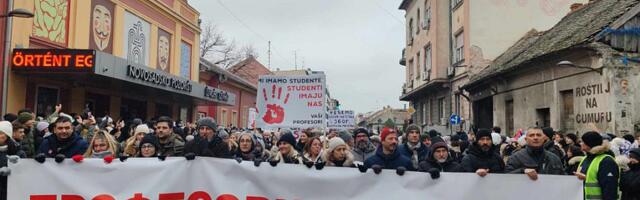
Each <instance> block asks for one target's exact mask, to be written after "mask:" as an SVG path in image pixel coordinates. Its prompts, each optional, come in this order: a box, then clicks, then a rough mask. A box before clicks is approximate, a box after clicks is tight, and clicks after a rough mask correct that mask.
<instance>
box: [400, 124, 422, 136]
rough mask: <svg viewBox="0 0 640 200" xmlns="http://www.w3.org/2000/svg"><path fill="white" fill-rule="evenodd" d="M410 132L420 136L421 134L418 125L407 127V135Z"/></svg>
mask: <svg viewBox="0 0 640 200" xmlns="http://www.w3.org/2000/svg"><path fill="white" fill-rule="evenodd" d="M410 131H417V132H418V134H420V127H419V126H418V125H415V124H410V125H409V126H407V129H405V131H404V132H405V133H406V134H409V132H410Z"/></svg>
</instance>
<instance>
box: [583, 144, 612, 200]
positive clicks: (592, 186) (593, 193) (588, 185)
mask: <svg viewBox="0 0 640 200" xmlns="http://www.w3.org/2000/svg"><path fill="white" fill-rule="evenodd" d="M606 157H610V158H612V159H613V157H611V156H610V155H607V154H600V155H597V156H596V157H595V158H594V159H593V160H592V161H591V163H590V164H589V168H587V174H586V176H587V177H586V179H585V182H584V199H585V200H599V199H602V190H601V189H600V185H599V184H598V171H599V170H600V162H602V160H604V158H606ZM585 159H587V157H585V158H583V159H582V160H581V161H580V164H579V165H578V172H580V171H582V169H581V168H582V162H584V160H585ZM614 160H615V159H614ZM618 170H620V168H618ZM618 179H620V177H618Z"/></svg>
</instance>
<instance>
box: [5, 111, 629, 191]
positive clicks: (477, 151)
mask: <svg viewBox="0 0 640 200" xmlns="http://www.w3.org/2000/svg"><path fill="white" fill-rule="evenodd" d="M61 109H62V106H61V105H58V106H56V110H55V112H54V113H53V114H51V115H50V116H47V117H46V118H42V117H40V118H36V116H35V114H34V113H33V112H32V111H30V110H28V109H24V110H21V111H19V112H18V113H17V114H6V115H4V116H3V121H0V153H3V154H6V155H11V156H18V157H21V158H34V159H35V160H36V161H38V162H45V160H46V158H55V161H56V162H62V161H63V160H64V159H65V158H72V159H73V160H81V159H84V158H101V159H105V161H107V160H112V159H120V160H121V161H125V160H126V159H127V158H130V157H155V158H157V159H161V160H164V159H165V158H166V157H177V156H180V157H185V158H186V159H187V160H193V159H195V158H196V157H197V156H202V157H217V158H229V159H236V160H237V161H238V162H242V161H252V162H254V164H255V165H256V166H258V165H260V163H262V162H268V163H269V164H270V165H272V166H276V165H278V164H279V163H287V164H300V165H306V166H307V167H309V168H311V167H314V166H315V167H316V168H317V169H322V168H323V167H324V166H332V167H353V168H358V170H360V171H361V172H366V171H367V170H368V169H372V170H373V171H374V172H375V173H379V172H380V171H381V170H382V169H392V170H396V172H397V173H398V174H399V175H403V174H404V172H405V171H421V172H428V173H429V174H430V176H431V177H432V178H434V179H436V178H439V177H440V172H468V173H475V174H477V175H478V176H480V177H485V176H488V175H490V174H495V173H509V174H523V175H526V176H527V177H529V178H530V179H531V180H532V181H536V180H537V179H538V175H540V174H551V175H572V176H576V177H577V178H578V179H580V180H582V181H584V188H585V189H584V190H585V199H620V198H621V199H636V200H637V199H640V189H639V188H640V162H639V161H640V149H638V143H639V140H640V137H638V135H636V137H634V136H632V135H624V136H621V137H619V136H616V135H613V134H604V133H599V132H596V131H590V132H586V133H583V134H581V137H578V135H577V134H574V133H566V134H565V133H562V132H558V131H554V130H553V129H552V128H548V127H546V128H539V127H530V128H527V129H526V130H518V132H517V133H516V134H515V136H514V137H513V138H510V137H507V136H506V134H503V133H501V129H500V128H499V127H494V128H492V129H491V130H489V129H475V130H471V131H469V133H465V132H458V133H456V134H453V135H447V136H444V135H442V134H441V133H438V132H437V131H434V130H429V131H424V132H423V130H422V129H421V127H419V126H416V125H408V126H407V127H406V128H405V130H396V129H394V128H384V129H383V130H381V131H380V133H379V134H377V135H374V134H372V132H371V131H369V130H367V129H365V128H357V129H355V130H350V131H337V130H329V131H327V132H326V133H325V132H324V131H322V130H321V129H306V130H301V131H295V132H294V131H292V130H289V129H279V130H278V131H267V130H260V129H256V130H248V129H246V130H245V129H237V128H224V127H221V126H220V125H218V124H217V123H216V121H215V120H214V119H213V118H209V117H205V118H201V119H199V120H198V121H197V122H196V123H187V124H186V125H183V124H182V123H180V122H175V121H173V120H172V119H171V118H169V117H166V116H162V117H158V118H156V119H153V120H150V121H142V120H141V119H133V120H131V121H129V122H125V121H123V120H117V121H114V120H113V119H111V118H110V117H108V116H106V117H99V118H96V117H94V116H92V115H91V112H85V113H82V114H79V115H76V114H65V113H62V112H61Z"/></svg>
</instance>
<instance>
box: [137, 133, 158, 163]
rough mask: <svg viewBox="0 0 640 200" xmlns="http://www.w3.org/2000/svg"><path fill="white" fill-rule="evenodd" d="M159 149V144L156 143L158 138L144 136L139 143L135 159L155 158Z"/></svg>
mask: <svg viewBox="0 0 640 200" xmlns="http://www.w3.org/2000/svg"><path fill="white" fill-rule="evenodd" d="M159 148H160V142H158V138H156V137H155V136H153V135H145V136H144V137H143V138H142V141H140V148H139V149H138V156H137V157H142V158H148V157H157V156H158V149H159Z"/></svg>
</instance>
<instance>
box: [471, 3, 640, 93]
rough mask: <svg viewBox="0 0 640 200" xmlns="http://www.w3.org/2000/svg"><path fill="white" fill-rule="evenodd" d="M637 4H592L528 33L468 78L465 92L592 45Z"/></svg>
mask: <svg viewBox="0 0 640 200" xmlns="http://www.w3.org/2000/svg"><path fill="white" fill-rule="evenodd" d="M637 3H638V0H595V1H593V2H591V3H588V4H586V5H585V6H584V7H583V8H581V9H578V10H576V11H574V12H572V13H570V14H568V15H567V16H565V17H564V18H562V20H560V22H558V23H557V24H556V25H555V26H554V27H552V28H551V29H549V30H548V31H545V32H542V33H540V32H532V31H530V32H529V33H527V34H526V35H525V36H524V37H523V38H522V39H520V40H519V41H518V42H516V43H515V44H514V45H513V46H511V47H510V48H509V49H507V51H505V52H504V53H503V54H502V55H500V56H498V57H497V58H496V59H495V60H494V61H493V63H491V64H490V65H489V66H488V67H487V68H485V69H484V70H482V71H480V72H479V73H478V74H476V75H475V76H471V78H470V80H469V83H468V84H467V85H465V86H464V87H465V88H469V87H471V86H473V85H477V84H479V83H480V82H482V81H484V80H487V79H490V78H492V77H495V76H497V75H500V74H504V73H506V72H509V71H512V70H515V69H516V68H517V67H519V66H522V65H525V64H528V63H530V62H532V61H533V60H535V59H539V58H541V57H542V56H545V55H548V54H551V53H555V52H559V51H562V50H567V49H569V48H571V47H575V46H578V45H581V44H587V43H591V42H595V39H594V38H595V36H596V35H597V34H598V33H599V32H601V31H602V30H603V29H604V28H605V27H607V26H609V25H610V24H611V23H612V22H614V21H615V20H616V19H617V18H618V17H620V16H621V15H623V14H624V13H625V12H627V11H628V10H629V9H630V8H631V7H633V6H634V5H636V4H637Z"/></svg>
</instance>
